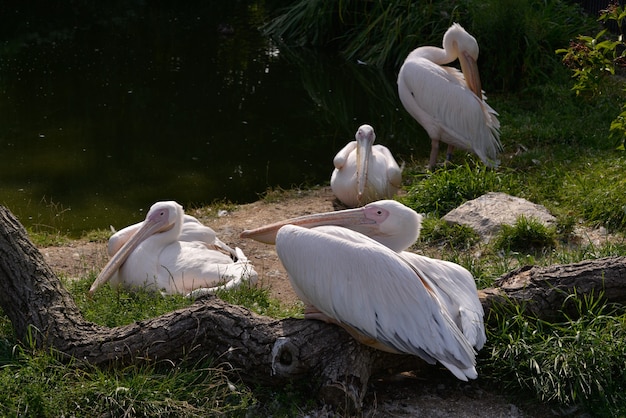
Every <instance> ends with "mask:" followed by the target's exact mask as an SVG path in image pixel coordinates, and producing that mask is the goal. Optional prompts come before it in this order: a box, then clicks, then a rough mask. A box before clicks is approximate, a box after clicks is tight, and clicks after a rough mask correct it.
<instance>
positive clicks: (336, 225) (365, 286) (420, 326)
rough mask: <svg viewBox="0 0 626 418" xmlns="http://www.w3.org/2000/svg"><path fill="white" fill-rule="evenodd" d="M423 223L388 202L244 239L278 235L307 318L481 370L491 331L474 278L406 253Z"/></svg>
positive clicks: (462, 373) (459, 369)
mask: <svg viewBox="0 0 626 418" xmlns="http://www.w3.org/2000/svg"><path fill="white" fill-rule="evenodd" d="M308 228H311V229H308ZM348 228H349V229H348ZM420 228H421V216H420V215H418V214H417V213H415V211H413V210H411V209H409V208H407V207H406V206H404V205H402V204H400V203H398V202H396V201H392V200H384V201H379V202H373V203H370V204H368V205H366V206H365V207H363V208H358V209H348V210H344V211H334V212H328V213H323V214H315V215H307V216H302V217H299V218H294V219H289V220H286V221H283V222H277V223H275V224H272V225H268V226H266V227H261V228H257V229H255V230H251V231H244V232H243V233H242V237H248V238H253V239H257V240H259V241H262V242H268V243H274V242H275V244H276V251H277V253H278V256H279V258H280V260H281V262H282V263H283V265H284V267H285V269H286V270H287V272H288V273H289V277H290V280H291V283H292V285H293V287H294V290H295V291H296V293H297V294H298V296H299V297H300V298H301V299H302V300H303V301H304V302H305V304H307V305H308V306H307V310H306V311H305V317H306V318H312V319H320V320H325V321H327V322H332V323H336V324H339V325H341V326H343V327H344V328H346V329H347V330H348V331H349V332H350V333H351V334H352V335H353V336H354V337H355V338H357V339H358V340H359V341H361V342H362V343H364V344H368V345H371V346H373V347H376V348H378V349H382V350H386V351H391V352H399V353H409V354H414V355H417V356H420V357H421V358H423V359H424V360H426V361H428V362H430V363H434V362H435V361H439V362H440V363H441V364H443V365H444V366H446V367H447V368H448V369H449V370H450V371H451V372H452V373H454V375H455V376H456V377H458V378H459V379H462V380H467V379H468V378H472V379H473V378H476V377H477V375H478V374H477V372H476V369H475V365H476V361H475V354H476V353H475V351H474V348H473V347H475V348H476V349H480V348H482V346H483V345H484V343H485V340H486V337H485V330H484V323H483V315H484V313H483V308H482V305H481V304H480V301H479V300H478V294H477V290H476V284H475V283H474V278H473V277H472V275H471V273H469V272H468V271H467V270H466V269H464V268H463V267H461V266H459V265H457V264H454V263H451V262H448V261H442V260H436V259H432V258H429V257H424V256H420V255H418V254H414V253H411V252H407V251H404V250H405V249H407V248H408V247H409V246H410V245H411V244H413V243H414V242H415V240H416V239H417V237H418V236H419V231H420ZM357 231H358V232H357Z"/></svg>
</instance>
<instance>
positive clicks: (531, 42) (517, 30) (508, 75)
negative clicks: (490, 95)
mask: <svg viewBox="0 0 626 418" xmlns="http://www.w3.org/2000/svg"><path fill="white" fill-rule="evenodd" d="M467 8H468V18H467V19H468V27H466V29H467V30H468V31H469V32H470V33H472V34H473V35H474V37H475V38H476V39H477V40H478V44H479V45H480V58H479V65H480V70H481V79H483V80H484V81H483V83H484V84H485V86H486V91H487V92H489V91H492V90H494V89H495V90H498V91H517V90H519V89H521V88H524V87H528V86H531V85H533V84H535V83H538V82H545V81H546V80H548V79H553V78H554V77H555V76H558V74H559V73H560V72H562V68H561V65H560V63H559V60H558V59H557V58H556V57H555V56H554V53H553V51H554V50H555V49H556V48H559V47H561V46H562V45H565V44H566V43H567V42H568V41H569V40H570V39H571V38H572V37H574V36H575V35H576V34H577V33H579V32H578V31H579V30H581V28H585V27H590V24H591V22H590V21H589V20H588V19H587V18H586V17H585V15H584V14H583V13H582V12H581V10H580V7H579V6H578V5H576V4H573V3H571V2H566V1H561V0H548V1H545V0H499V1H487V2H472V1H469V2H468V6H467Z"/></svg>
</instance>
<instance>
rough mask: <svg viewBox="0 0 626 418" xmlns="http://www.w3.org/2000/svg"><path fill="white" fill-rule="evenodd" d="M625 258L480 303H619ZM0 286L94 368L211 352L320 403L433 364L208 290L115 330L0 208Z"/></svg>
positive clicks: (4, 304) (533, 278) (504, 285)
mask: <svg viewBox="0 0 626 418" xmlns="http://www.w3.org/2000/svg"><path fill="white" fill-rule="evenodd" d="M625 261H626V260H625V259H624V258H622V257H615V258H607V259H602V260H593V261H588V262H583V263H578V264H572V265H568V266H555V267H549V268H537V267H533V268H522V269H519V270H517V271H516V272H512V273H510V274H508V275H505V276H504V277H502V278H501V279H500V280H499V281H498V285H499V287H497V288H493V289H486V290H484V291H481V292H480V297H481V301H482V303H483V306H484V307H485V309H486V312H487V313H488V311H489V309H491V308H492V307H493V306H494V304H497V303H510V302H513V303H517V304H522V305H524V306H525V307H526V308H527V309H529V312H531V313H533V314H535V315H537V316H539V317H542V316H545V315H548V316H549V315H552V314H555V315H556V313H557V312H558V311H559V309H560V308H561V306H562V305H563V304H564V302H565V300H566V299H567V297H568V295H569V294H571V293H573V292H575V291H577V292H579V293H583V292H584V293H595V294H599V293H600V292H603V295H604V297H605V298H607V300H609V301H612V302H620V303H621V302H623V301H624V298H625V296H626V286H624V276H625V275H626V268H625V267H624V266H625ZM0 286H1V287H2V289H3V291H2V292H0V308H2V310H3V311H4V313H5V314H6V315H7V316H8V318H9V319H10V320H11V322H12V325H13V327H14V329H15V333H16V335H17V337H18V338H19V339H21V340H26V339H27V338H31V339H32V340H33V341H34V342H35V344H36V345H37V346H38V347H44V348H50V349H53V350H55V351H56V352H58V353H59V355H61V356H64V357H67V358H73V359H77V360H79V361H80V362H86V363H89V364H93V365H97V366H103V367H115V366H124V365H128V364H138V363H145V362H154V361H159V360H168V361H170V362H173V363H176V364H179V363H180V362H188V364H195V363H196V362H197V361H199V360H207V359H210V360H212V361H214V362H216V363H217V364H220V365H221V366H222V367H224V368H226V369H230V370H233V371H235V372H236V373H237V374H238V376H240V377H241V379H242V380H243V381H244V382H247V383H251V384H263V385H273V386H281V385H284V384H285V383H287V382H290V381H294V380H303V379H306V380H307V381H310V382H317V384H318V390H319V394H320V396H321V397H322V398H323V399H324V400H325V401H326V402H328V403H331V404H334V405H352V406H356V407H359V406H360V405H361V403H362V400H363V397H364V396H365V393H366V388H367V384H368V382H369V381H370V379H371V378H372V377H374V376H381V375H389V374H397V373H399V372H402V371H416V370H417V371H419V370H423V369H426V368H428V369H432V367H433V366H430V365H428V364H426V363H425V362H423V361H422V360H421V359H419V358H417V357H414V356H408V355H395V354H389V353H385V352H382V351H377V350H374V349H371V348H369V347H366V346H364V345H361V344H359V343H357V342H355V341H354V340H353V339H352V338H351V337H350V336H349V335H348V334H347V333H346V332H345V331H344V330H343V329H341V328H340V327H337V326H334V325H328V324H325V323H322V322H318V321H311V320H300V319H283V320H275V319H272V318H267V317H263V316H260V315H256V314H254V313H253V312H251V311H249V310H247V309H245V308H243V307H239V306H232V305H229V304H227V303H225V302H223V301H221V300H220V299H218V298H215V297H210V298H206V299H201V300H198V301H196V303H194V304H193V305H191V306H190V307H187V308H185V309H180V310H177V311H173V312H170V313H168V314H165V315H162V316H160V317H157V318H153V319H150V320H145V321H141V322H136V323H133V324H130V325H127V326H122V327H117V328H107V327H103V326H99V325H97V324H94V323H91V322H88V321H86V320H85V319H84V318H83V317H82V315H81V314H80V312H79V310H78V308H77V306H76V304H75V303H74V301H73V299H72V297H71V296H70V294H69V293H68V292H67V291H66V290H65V288H64V287H63V286H62V284H61V282H60V281H59V279H58V278H57V277H56V275H55V274H54V273H53V272H52V270H51V269H50V267H49V266H48V265H47V264H46V262H45V260H44V259H43V256H42V255H41V253H40V252H39V251H38V249H37V248H36V247H35V246H34V245H33V244H32V243H31V242H30V240H29V239H28V237H27V235H26V231H25V230H24V228H23V227H22V226H21V225H20V224H19V222H18V221H17V219H15V217H14V216H13V215H12V214H11V213H10V212H9V211H8V210H7V209H6V208H4V207H2V206H0Z"/></svg>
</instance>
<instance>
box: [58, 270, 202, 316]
mask: <svg viewBox="0 0 626 418" xmlns="http://www.w3.org/2000/svg"><path fill="white" fill-rule="evenodd" d="M94 280H95V275H93V274H92V275H90V276H88V277H86V278H83V279H80V280H66V281H65V283H64V284H65V287H66V288H67V289H68V291H69V292H70V293H72V294H73V295H74V300H75V302H76V305H77V306H78V308H79V309H80V310H81V312H82V313H83V316H84V317H85V319H86V320H88V321H91V322H95V323H96V324H100V325H104V326H107V327H117V326H121V325H126V324H130V323H132V322H135V321H142V320H145V319H149V318H154V317H157V316H159V315H162V314H164V313H167V312H171V311H173V310H176V309H179V308H183V307H185V306H189V305H190V304H191V303H192V301H191V300H189V299H186V298H184V297H183V296H180V295H172V296H167V297H162V296H161V295H160V294H158V293H154V292H148V291H145V290H137V291H135V292H127V291H125V290H122V289H119V290H114V289H113V288H112V287H111V286H102V287H100V288H99V289H98V291H97V292H96V293H95V294H94V295H93V296H88V291H89V287H90V286H91V283H93V281H94Z"/></svg>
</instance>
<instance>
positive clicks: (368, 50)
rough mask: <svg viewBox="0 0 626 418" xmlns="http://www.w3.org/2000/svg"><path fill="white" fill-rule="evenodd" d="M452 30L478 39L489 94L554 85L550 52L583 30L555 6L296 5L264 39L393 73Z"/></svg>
mask: <svg viewBox="0 0 626 418" xmlns="http://www.w3.org/2000/svg"><path fill="white" fill-rule="evenodd" d="M453 22H458V23H461V24H462V25H464V26H465V27H466V29H468V30H469V31H470V33H473V34H474V36H475V37H476V38H477V39H478V42H479V45H480V48H481V58H480V60H479V64H480V66H481V72H483V71H484V73H483V77H482V78H483V79H484V84H485V85H486V86H487V91H490V90H491V89H495V88H497V89H502V90H511V89H517V88H519V87H523V86H527V85H530V84H532V83H534V82H536V81H538V80H545V79H546V78H547V77H552V76H553V75H554V74H555V72H558V71H559V70H560V68H561V67H560V64H559V62H558V59H556V58H555V57H554V54H553V53H552V52H553V51H554V50H555V49H556V48H558V47H560V46H562V45H564V44H566V43H567V42H568V40H569V39H571V38H572V37H573V36H574V35H576V33H577V32H576V31H578V30H580V28H582V27H589V24H588V21H587V20H586V18H585V16H584V15H583V14H582V13H581V12H580V9H579V8H578V6H575V5H571V4H570V3H568V2H566V1H561V0H551V1H541V0H521V1H520V0H518V1H516V0H507V1H495V0H494V1H487V2H473V1H462V2H454V1H450V0H439V1H426V2H412V1H406V0H395V1H387V2H382V1H351V2H350V1H339V2H324V1H309V0H300V1H298V2H295V3H294V4H292V5H291V6H289V7H288V8H286V9H284V10H283V11H281V13H280V14H278V16H277V17H275V18H274V19H273V20H272V21H271V22H270V23H269V24H267V25H266V26H265V27H264V32H265V33H266V34H268V35H271V36H272V37H274V38H275V39H280V40H281V41H282V42H285V43H287V44H289V45H313V46H318V47H332V48H333V49H336V50H338V51H339V52H341V54H342V55H344V56H345V57H346V58H347V59H348V60H350V61H356V60H360V61H363V62H366V63H368V64H370V65H374V66H377V67H393V68H396V69H397V68H399V67H400V66H401V65H402V62H403V61H404V59H405V58H406V56H407V54H408V53H409V52H410V51H411V50H413V49H415V48H417V47H419V46H423V45H436V46H440V45H441V40H442V37H443V34H444V32H445V31H446V30H447V29H448V27H449V26H450V25H451V24H452V23H453Z"/></svg>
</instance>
